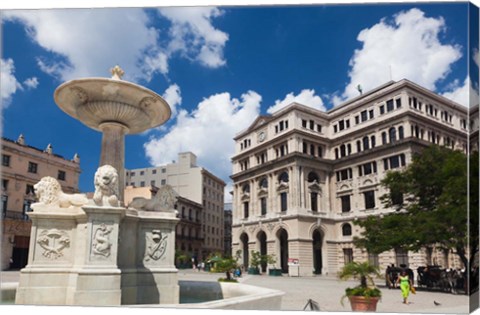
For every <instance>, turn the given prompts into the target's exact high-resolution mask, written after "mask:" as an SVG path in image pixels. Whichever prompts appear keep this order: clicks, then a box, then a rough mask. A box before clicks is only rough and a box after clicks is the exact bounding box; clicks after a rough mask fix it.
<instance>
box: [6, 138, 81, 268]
mask: <svg viewBox="0 0 480 315" xmlns="http://www.w3.org/2000/svg"><path fill="white" fill-rule="evenodd" d="M1 170H2V176H1V177H2V203H1V207H2V255H1V257H2V259H1V267H2V270H6V269H9V268H14V269H18V268H23V267H24V266H25V265H26V263H27V259H28V247H29V243H30V228H31V221H30V219H29V217H28V212H29V211H31V209H30V205H31V204H32V203H33V202H35V193H34V190H33V185H35V184H36V183H38V182H39V181H40V179H41V178H42V177H45V176H51V177H54V178H56V179H57V180H58V182H59V183H60V185H61V186H62V190H63V191H64V192H66V193H77V192H78V180H79V176H80V172H81V171H80V159H79V157H78V156H77V155H76V154H75V156H74V157H73V159H72V160H67V159H65V158H63V157H62V156H60V155H58V154H55V153H54V152H53V148H52V146H51V145H50V144H49V145H48V146H47V147H46V148H45V149H44V150H42V149H38V148H35V147H32V146H29V145H28V144H26V142H25V139H24V137H23V136H22V135H20V136H19V138H18V139H17V141H13V140H10V139H7V138H2V168H1Z"/></svg>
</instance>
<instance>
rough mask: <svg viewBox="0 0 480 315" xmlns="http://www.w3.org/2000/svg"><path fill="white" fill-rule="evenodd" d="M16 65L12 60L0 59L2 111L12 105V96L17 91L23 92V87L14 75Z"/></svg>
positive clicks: (0, 107)
mask: <svg viewBox="0 0 480 315" xmlns="http://www.w3.org/2000/svg"><path fill="white" fill-rule="evenodd" d="M14 73H15V65H14V62H13V60H12V59H6V60H4V59H0V83H1V84H0V93H1V106H0V109H5V108H6V107H8V106H9V105H10V102H11V99H12V95H13V94H15V92H16V91H17V89H19V90H21V89H22V85H21V84H20V83H19V82H18V81H17V78H16V77H15V75H14Z"/></svg>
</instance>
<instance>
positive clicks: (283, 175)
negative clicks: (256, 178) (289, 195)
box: [278, 172, 288, 183]
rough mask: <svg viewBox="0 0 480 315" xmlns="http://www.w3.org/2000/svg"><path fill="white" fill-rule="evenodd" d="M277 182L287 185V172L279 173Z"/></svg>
mask: <svg viewBox="0 0 480 315" xmlns="http://www.w3.org/2000/svg"><path fill="white" fill-rule="evenodd" d="M278 181H279V182H284V183H288V173H287V172H283V173H281V174H280V176H278Z"/></svg>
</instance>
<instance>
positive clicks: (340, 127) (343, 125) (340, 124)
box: [338, 120, 345, 130]
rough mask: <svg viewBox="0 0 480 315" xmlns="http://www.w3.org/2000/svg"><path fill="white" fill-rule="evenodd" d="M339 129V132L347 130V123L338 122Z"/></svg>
mask: <svg viewBox="0 0 480 315" xmlns="http://www.w3.org/2000/svg"><path fill="white" fill-rule="evenodd" d="M338 129H339V130H343V129H345V122H344V121H343V120H340V121H339V122H338Z"/></svg>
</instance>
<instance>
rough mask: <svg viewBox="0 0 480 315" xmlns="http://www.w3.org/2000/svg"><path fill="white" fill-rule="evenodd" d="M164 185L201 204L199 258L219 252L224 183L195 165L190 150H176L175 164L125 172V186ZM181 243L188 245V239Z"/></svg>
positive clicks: (222, 244) (222, 243) (221, 248)
mask: <svg viewBox="0 0 480 315" xmlns="http://www.w3.org/2000/svg"><path fill="white" fill-rule="evenodd" d="M167 184H168V185H170V186H172V187H173V189H175V191H177V193H178V194H179V195H180V196H181V197H183V198H185V199H188V200H191V201H193V202H195V203H198V204H200V205H201V206H202V207H203V210H202V214H201V217H200V223H201V233H200V239H203V248H202V251H201V253H199V257H207V256H208V254H210V253H214V252H223V250H224V248H223V246H224V241H223V238H224V217H223V205H224V189H225V182H224V181H223V180H221V179H220V178H218V177H216V176H215V175H213V174H212V173H210V172H209V171H207V170H206V169H204V168H202V167H200V166H198V165H197V157H196V156H195V155H194V154H193V153H191V152H184V153H179V154H178V161H176V162H175V163H171V164H167V165H163V166H157V167H150V168H140V169H132V170H126V172H125V186H134V187H146V186H157V187H160V186H162V185H167ZM187 240H188V239H187ZM185 246H186V248H188V242H185Z"/></svg>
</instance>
